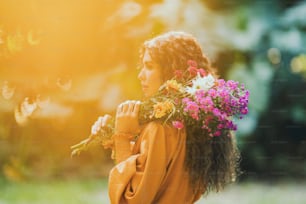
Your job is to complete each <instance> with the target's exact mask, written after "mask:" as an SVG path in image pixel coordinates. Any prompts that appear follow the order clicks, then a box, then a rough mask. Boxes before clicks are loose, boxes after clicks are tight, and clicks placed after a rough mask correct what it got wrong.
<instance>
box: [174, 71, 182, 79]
mask: <svg viewBox="0 0 306 204" xmlns="http://www.w3.org/2000/svg"><path fill="white" fill-rule="evenodd" d="M174 76H175V77H176V78H177V79H181V78H183V71H182V70H180V69H176V70H175V71H174Z"/></svg>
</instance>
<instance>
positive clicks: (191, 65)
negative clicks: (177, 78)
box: [187, 60, 198, 67]
mask: <svg viewBox="0 0 306 204" xmlns="http://www.w3.org/2000/svg"><path fill="white" fill-rule="evenodd" d="M187 64H188V65H189V66H190V67H197V66H198V64H197V62H196V61H194V60H188V61H187Z"/></svg>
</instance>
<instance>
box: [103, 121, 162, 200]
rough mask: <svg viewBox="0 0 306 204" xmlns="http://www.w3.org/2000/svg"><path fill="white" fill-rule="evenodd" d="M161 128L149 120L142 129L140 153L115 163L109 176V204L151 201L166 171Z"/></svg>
mask: <svg viewBox="0 0 306 204" xmlns="http://www.w3.org/2000/svg"><path fill="white" fill-rule="evenodd" d="M165 137H166V135H165V131H164V127H163V126H162V125H161V124H158V123H156V122H151V123H149V124H148V125H147V127H146V128H145V129H144V130H143V131H142V133H141V135H140V138H139V139H141V143H140V152H139V153H138V154H134V155H131V156H129V157H128V158H127V159H125V160H123V161H122V162H120V163H119V164H117V165H116V166H115V167H114V168H113V169H112V170H111V171H110V175H109V197H110V200H111V203H112V204H123V203H127V204H139V203H151V202H152V201H153V199H154V197H155V195H156V194H157V192H158V190H159V187H160V185H161V183H162V180H163V178H164V176H165V174H166V165H167V155H166V138H165Z"/></svg>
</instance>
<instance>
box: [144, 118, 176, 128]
mask: <svg viewBox="0 0 306 204" xmlns="http://www.w3.org/2000/svg"><path fill="white" fill-rule="evenodd" d="M141 129H142V130H146V129H163V130H175V128H174V127H173V126H172V125H170V124H168V123H164V122H163V121H158V120H154V121H151V122H148V123H146V124H144V125H143V126H142V128H141Z"/></svg>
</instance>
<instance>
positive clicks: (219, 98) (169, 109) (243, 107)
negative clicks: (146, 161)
mask: <svg viewBox="0 0 306 204" xmlns="http://www.w3.org/2000/svg"><path fill="white" fill-rule="evenodd" d="M188 65H189V67H188V69H187V70H186V71H184V72H183V71H182V70H175V73H174V77H173V78H172V79H170V80H168V81H166V82H165V83H164V84H163V85H162V86H161V87H160V89H159V91H158V92H157V93H156V94H155V95H154V96H152V97H151V98H149V99H147V100H146V101H143V102H142V103H141V107H140V111H139V123H140V124H145V123H148V122H150V121H154V120H160V121H163V122H164V123H169V124H172V125H173V126H174V127H175V128H177V129H182V128H184V127H194V126H197V127H200V128H202V129H203V131H206V132H207V134H208V136H209V137H220V136H230V131H236V130H237V125H236V124H235V123H234V118H240V119H242V118H243V115H245V114H247V113H248V99H249V91H248V90H246V89H245V87H244V85H243V84H239V83H238V82H236V81H233V80H228V81H225V80H224V79H217V78H215V77H214V76H213V75H212V74H210V73H206V72H205V70H204V69H202V68H198V67H197V64H196V62H195V61H191V60H190V61H188ZM113 127H114V125H113V123H111V124H110V125H109V126H107V127H105V128H103V129H102V130H101V131H100V133H99V134H97V135H90V136H89V138H87V139H86V140H83V141H82V142H80V143H79V144H77V145H74V146H72V147H71V149H72V150H73V151H72V155H75V154H79V153H80V152H81V151H83V150H86V149H87V148H88V146H89V145H90V144H93V143H100V144H101V143H102V145H103V146H104V147H105V148H110V147H112V135H113V129H114V128H113Z"/></svg>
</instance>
